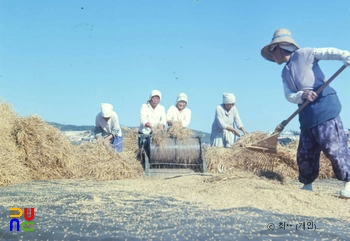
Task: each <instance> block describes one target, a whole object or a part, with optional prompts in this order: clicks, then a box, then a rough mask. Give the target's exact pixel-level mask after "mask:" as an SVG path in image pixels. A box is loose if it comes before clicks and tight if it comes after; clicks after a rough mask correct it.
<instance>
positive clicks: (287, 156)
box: [205, 132, 334, 179]
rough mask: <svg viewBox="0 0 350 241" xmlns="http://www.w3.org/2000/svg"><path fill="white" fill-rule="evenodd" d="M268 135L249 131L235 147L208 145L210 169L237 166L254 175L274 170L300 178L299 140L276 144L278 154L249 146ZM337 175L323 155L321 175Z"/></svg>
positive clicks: (227, 170)
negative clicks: (297, 141)
mask: <svg viewBox="0 0 350 241" xmlns="http://www.w3.org/2000/svg"><path fill="white" fill-rule="evenodd" d="M265 137H267V135H266V134H264V133H262V132H255V133H250V134H248V135H246V136H244V137H242V138H241V139H239V140H238V141H237V142H236V143H235V144H234V145H233V146H232V148H219V147H208V148H206V149H205V158H206V160H207V170H208V171H210V172H214V173H230V172H232V171H233V170H234V169H240V170H245V171H249V172H253V173H255V174H259V173H261V171H271V172H275V173H278V174H280V175H282V176H285V177H290V178H293V179H297V178H298V175H299V173H298V166H297V162H296V149H297V143H294V144H291V145H290V146H281V145H279V144H278V145H277V150H278V152H277V154H272V153H261V152H256V151H252V150H250V149H247V148H246V147H247V146H248V145H249V144H252V143H255V142H257V141H259V140H261V139H263V138H265ZM330 177H334V173H333V170H332V167H331V165H330V161H329V160H328V159H326V158H325V156H324V155H323V154H321V160H320V174H319V178H330Z"/></svg>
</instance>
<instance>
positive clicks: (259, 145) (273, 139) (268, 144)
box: [247, 65, 346, 153]
mask: <svg viewBox="0 0 350 241" xmlns="http://www.w3.org/2000/svg"><path fill="white" fill-rule="evenodd" d="M345 68H346V66H345V65H343V66H342V67H341V68H340V69H339V70H338V71H337V72H335V73H334V74H333V75H332V77H330V78H329V79H328V80H327V81H326V82H325V83H324V84H323V85H322V86H321V87H320V88H319V89H318V90H317V91H316V94H317V95H318V94H320V93H321V91H322V90H323V89H324V88H326V87H327V86H328V85H329V84H330V83H331V82H332V81H333V80H334V79H335V78H336V77H337V76H338V75H339V74H340V73H341V72H342V71H343V70H344V69H345ZM310 102H311V101H310V100H306V101H305V102H304V103H303V104H302V105H301V106H300V107H299V108H298V109H297V110H296V111H295V112H294V113H293V114H292V115H291V116H290V117H289V118H288V119H287V120H284V121H282V122H281V123H280V124H279V125H278V126H277V127H276V128H275V130H274V132H273V133H272V134H271V135H270V136H268V137H266V138H264V139H262V140H259V141H257V142H255V143H253V144H251V145H249V146H247V148H249V149H251V150H254V151H259V152H268V153H277V143H278V135H279V134H280V133H281V132H282V131H283V129H284V127H286V125H287V124H288V123H289V122H290V121H291V120H292V119H293V118H294V117H295V116H296V115H297V114H298V113H299V112H300V111H302V110H303V109H304V108H305V107H306V106H307V105H308V104H309V103H310Z"/></svg>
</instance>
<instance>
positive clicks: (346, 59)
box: [343, 56, 350, 67]
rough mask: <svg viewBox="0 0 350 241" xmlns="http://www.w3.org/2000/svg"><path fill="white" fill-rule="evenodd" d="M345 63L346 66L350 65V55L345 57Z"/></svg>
mask: <svg viewBox="0 0 350 241" xmlns="http://www.w3.org/2000/svg"><path fill="white" fill-rule="evenodd" d="M343 63H344V65H345V66H346V67H349V66H350V56H347V57H345V58H344V59H343Z"/></svg>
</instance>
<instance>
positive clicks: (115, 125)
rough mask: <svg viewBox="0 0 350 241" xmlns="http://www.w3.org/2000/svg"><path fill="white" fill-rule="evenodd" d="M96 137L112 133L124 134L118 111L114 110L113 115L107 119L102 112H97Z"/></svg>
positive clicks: (114, 134)
mask: <svg viewBox="0 0 350 241" xmlns="http://www.w3.org/2000/svg"><path fill="white" fill-rule="evenodd" d="M94 132H95V137H96V138H98V137H107V136H109V135H110V134H112V135H113V136H119V137H121V136H122V129H121V128H120V125H119V119H118V115H117V113H116V112H114V111H113V112H112V115H111V117H110V118H109V119H108V121H106V120H105V119H104V118H103V117H102V115H101V112H100V113H98V114H97V116H96V120H95V131H94Z"/></svg>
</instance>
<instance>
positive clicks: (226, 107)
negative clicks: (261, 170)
mask: <svg viewBox="0 0 350 241" xmlns="http://www.w3.org/2000/svg"><path fill="white" fill-rule="evenodd" d="M222 97H223V100H222V104H221V105H218V106H217V107H216V111H215V118H214V122H213V124H212V127H211V135H210V142H211V146H218V147H231V146H232V145H233V143H234V142H235V135H236V136H241V134H240V133H239V130H240V131H242V132H243V134H247V133H248V132H247V131H246V130H245V129H244V127H243V124H242V121H241V118H240V117H239V114H238V110H237V108H236V106H234V105H235V103H236V97H235V96H234V94H232V93H224V94H223V96H222ZM235 126H236V127H237V128H238V129H236V128H235Z"/></svg>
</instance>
